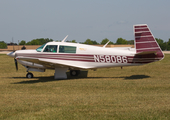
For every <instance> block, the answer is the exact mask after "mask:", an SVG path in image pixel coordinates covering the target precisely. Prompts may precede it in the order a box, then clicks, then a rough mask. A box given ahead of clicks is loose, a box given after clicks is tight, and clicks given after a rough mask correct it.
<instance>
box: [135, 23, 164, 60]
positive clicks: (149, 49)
mask: <svg viewBox="0 0 170 120" xmlns="http://www.w3.org/2000/svg"><path fill="white" fill-rule="evenodd" d="M134 35H135V47H136V53H137V54H147V53H148V54H151V53H154V54H155V58H159V59H163V57H164V54H163V52H162V50H161V48H160V47H159V45H158V43H157V42H156V40H155V38H154V36H153V35H152V33H151V31H150V30H149V27H148V25H147V24H140V25H134Z"/></svg>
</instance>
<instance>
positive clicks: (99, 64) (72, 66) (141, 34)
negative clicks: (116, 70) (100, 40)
mask: <svg viewBox="0 0 170 120" xmlns="http://www.w3.org/2000/svg"><path fill="white" fill-rule="evenodd" d="M134 34H135V48H130V47H129V48H128V47H124V48H116V47H115V48H105V46H104V47H97V46H92V45H85V44H79V43H68V42H49V43H46V44H45V45H42V46H41V47H39V48H37V49H36V50H17V51H15V52H11V53H9V54H8V55H9V56H11V57H14V58H15V59H16V60H17V61H18V62H19V63H20V64H22V65H23V66H25V67H26V68H27V71H38V72H44V71H45V69H55V71H56V72H55V78H56V79H60V78H66V76H65V74H64V73H65V72H66V71H67V70H70V71H73V70H81V69H97V68H108V67H119V66H120V67H123V66H132V65H142V64H147V63H150V62H155V61H159V60H161V59H163V58H164V54H163V53H162V51H161V49H160V47H159V45H158V44H157V42H156V40H155V38H154V37H153V35H152V33H151V31H150V30H149V28H148V26H147V25H146V24H142V25H136V26H134ZM65 39H66V38H64V40H65ZM57 72H58V73H57ZM57 76H59V77H57Z"/></svg>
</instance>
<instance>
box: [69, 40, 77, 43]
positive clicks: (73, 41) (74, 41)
mask: <svg viewBox="0 0 170 120" xmlns="http://www.w3.org/2000/svg"><path fill="white" fill-rule="evenodd" d="M66 42H71V43H77V42H76V40H72V41H69V40H67V41H66Z"/></svg>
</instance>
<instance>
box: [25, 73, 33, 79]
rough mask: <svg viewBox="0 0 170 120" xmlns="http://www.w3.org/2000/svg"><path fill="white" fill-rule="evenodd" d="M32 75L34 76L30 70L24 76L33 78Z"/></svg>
mask: <svg viewBox="0 0 170 120" xmlns="http://www.w3.org/2000/svg"><path fill="white" fill-rule="evenodd" d="M33 77H34V75H33V74H32V73H30V72H28V73H27V75H26V78H33Z"/></svg>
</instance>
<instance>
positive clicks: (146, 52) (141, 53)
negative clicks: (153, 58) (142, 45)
mask: <svg viewBox="0 0 170 120" xmlns="http://www.w3.org/2000/svg"><path fill="white" fill-rule="evenodd" d="M148 54H155V55H156V51H143V52H140V53H137V54H135V55H148Z"/></svg>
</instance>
